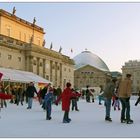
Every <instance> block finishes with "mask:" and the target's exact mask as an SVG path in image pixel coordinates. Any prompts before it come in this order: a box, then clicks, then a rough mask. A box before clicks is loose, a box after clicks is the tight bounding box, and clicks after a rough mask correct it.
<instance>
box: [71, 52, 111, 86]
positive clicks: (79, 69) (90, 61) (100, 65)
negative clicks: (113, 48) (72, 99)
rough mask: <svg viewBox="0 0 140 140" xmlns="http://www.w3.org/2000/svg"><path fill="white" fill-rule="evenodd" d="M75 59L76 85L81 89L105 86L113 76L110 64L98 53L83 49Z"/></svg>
mask: <svg viewBox="0 0 140 140" xmlns="http://www.w3.org/2000/svg"><path fill="white" fill-rule="evenodd" d="M73 60H74V61H75V71H74V87H75V88H78V89H81V88H84V87H86V86H87V85H89V86H90V87H99V86H100V85H102V86H105V84H106V82H107V80H108V79H109V78H111V74H110V71H109V68H108V66H107V65H106V64H105V62H104V61H103V60H102V59H101V58H100V57H99V56H97V55H95V54H93V53H92V52H90V51H83V52H81V53H80V54H78V55H77V56H75V57H74V58H73Z"/></svg>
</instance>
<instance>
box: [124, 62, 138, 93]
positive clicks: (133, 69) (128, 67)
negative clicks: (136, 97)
mask: <svg viewBox="0 0 140 140" xmlns="http://www.w3.org/2000/svg"><path fill="white" fill-rule="evenodd" d="M126 74H131V75H132V77H131V79H132V82H133V85H132V91H133V92H134V93H136V92H138V91H139V90H140V61H139V60H129V61H128V62H125V64H124V65H123V66H122V78H125V76H126Z"/></svg>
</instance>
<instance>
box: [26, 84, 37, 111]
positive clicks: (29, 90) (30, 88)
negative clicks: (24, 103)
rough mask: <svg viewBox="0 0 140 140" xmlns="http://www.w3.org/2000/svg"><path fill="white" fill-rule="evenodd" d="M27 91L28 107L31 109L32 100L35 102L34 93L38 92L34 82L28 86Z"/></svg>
mask: <svg viewBox="0 0 140 140" xmlns="http://www.w3.org/2000/svg"><path fill="white" fill-rule="evenodd" d="M26 93H27V97H28V107H27V109H31V108H32V102H33V97H34V93H36V94H37V90H36V88H35V87H34V83H33V82H30V84H29V86H28V87H27V90H26Z"/></svg>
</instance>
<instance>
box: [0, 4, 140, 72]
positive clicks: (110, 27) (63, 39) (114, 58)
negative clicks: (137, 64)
mask: <svg viewBox="0 0 140 140" xmlns="http://www.w3.org/2000/svg"><path fill="white" fill-rule="evenodd" d="M14 6H15V7H16V10H17V11H16V16H18V17H21V18H23V19H25V20H27V21H29V22H32V21H33V18H34V17H36V24H37V25H38V26H41V27H43V28H44V31H45V32H46V34H45V40H46V47H47V48H49V47H50V44H51V42H52V43H53V49H54V50H56V51H58V50H59V48H60V46H61V47H62V53H63V54H66V55H68V56H70V57H71V58H73V57H74V56H76V55H77V54H79V53H81V52H82V51H84V50H85V49H86V48H87V49H88V50H89V51H91V52H92V53H94V54H96V55H98V56H99V57H100V58H101V59H103V60H104V62H105V63H106V64H107V66H108V67H109V69H110V70H111V71H120V72H121V68H122V65H124V63H125V62H127V61H129V60H136V59H138V60H139V59H140V3H111V2H110V3H97V2H96V3H95V2H90V3H86V2H81V3H80V2H79V3H73V2H71V3H66V2H63V3H62V2H61V3H51V2H42V3H39V2H36V3H34V2H32V3H29V2H28V3H27V2H24V3H18V2H16V3H2V2H1V3H0V8H1V9H4V10H6V11H8V12H12V9H13V7H14ZM71 48H72V49H73V53H71Z"/></svg>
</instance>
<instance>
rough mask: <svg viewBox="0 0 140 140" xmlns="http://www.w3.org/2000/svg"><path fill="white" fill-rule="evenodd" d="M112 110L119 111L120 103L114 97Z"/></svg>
mask: <svg viewBox="0 0 140 140" xmlns="http://www.w3.org/2000/svg"><path fill="white" fill-rule="evenodd" d="M113 106H114V110H116V109H118V110H120V101H119V98H118V97H117V96H116V97H115V99H114V104H113Z"/></svg>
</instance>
